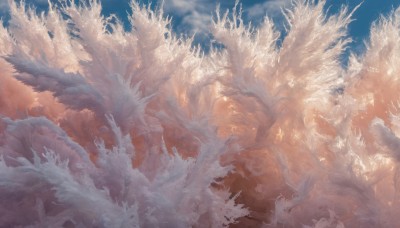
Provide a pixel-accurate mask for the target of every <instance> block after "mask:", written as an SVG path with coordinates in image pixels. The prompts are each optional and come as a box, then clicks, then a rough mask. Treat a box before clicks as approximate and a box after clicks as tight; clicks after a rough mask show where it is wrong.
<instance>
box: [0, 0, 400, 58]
mask: <svg viewBox="0 0 400 228" xmlns="http://www.w3.org/2000/svg"><path fill="white" fill-rule="evenodd" d="M25 1H26V2H27V3H28V4H30V5H34V6H35V7H36V8H37V10H38V11H43V10H46V8H47V0H25ZM163 1H164V4H163V9H164V12H165V14H166V15H169V16H171V17H172V18H173V20H172V26H173V29H174V31H175V32H176V33H177V34H184V35H188V36H191V35H192V34H196V42H197V43H200V44H201V45H202V46H203V47H205V48H207V47H209V44H210V40H212V37H210V34H209V33H208V27H209V26H210V23H211V18H212V16H213V14H214V13H215V9H216V6H217V3H218V1H215V0H163ZM101 2H102V5H103V13H104V14H105V15H109V14H111V13H113V14H116V15H117V16H118V17H119V18H120V19H121V20H122V21H123V22H124V23H125V27H126V28H127V29H129V27H130V26H129V23H128V21H127V20H126V19H127V14H128V13H129V12H130V9H129V3H130V0H101ZM139 2H141V3H143V4H149V2H152V3H151V4H152V7H153V8H154V7H159V6H160V5H161V2H162V0H153V1H149V0H139ZM326 2H327V3H326V8H327V12H328V14H332V13H335V12H338V10H339V9H340V7H341V6H343V5H347V6H348V7H349V9H350V10H352V9H354V7H356V6H357V5H359V4H360V3H362V4H361V6H360V8H359V9H358V10H357V11H356V12H355V13H354V16H353V19H354V21H353V22H352V23H351V24H350V26H349V36H350V37H351V38H352V39H353V42H352V43H351V45H350V50H352V51H353V52H356V53H360V52H362V50H363V48H364V41H365V40H366V39H367V38H368V34H369V30H370V26H371V23H373V21H375V20H377V19H378V18H379V15H387V14H388V13H389V12H390V11H392V10H394V9H396V8H397V7H399V6H400V0H364V1H362V0H326ZM240 3H241V4H242V7H243V19H244V21H245V23H249V22H251V23H252V25H255V26H257V25H258V24H259V23H260V22H261V21H262V20H263V18H264V16H266V15H267V16H268V17H270V18H272V19H273V20H274V21H275V23H276V27H277V29H278V30H281V31H282V32H283V31H284V27H285V26H284V23H285V22H284V18H283V15H282V13H281V9H282V8H283V7H285V6H290V3H291V0H241V2H240ZM219 4H220V6H221V10H222V11H225V10H226V9H232V8H233V6H234V4H235V0H221V1H219ZM7 5H8V3H7V0H0V16H1V17H2V18H3V20H4V21H5V23H6V22H7V18H8V17H7V12H8V7H7Z"/></svg>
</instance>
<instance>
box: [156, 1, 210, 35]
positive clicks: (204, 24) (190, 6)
mask: <svg viewBox="0 0 400 228" xmlns="http://www.w3.org/2000/svg"><path fill="white" fill-rule="evenodd" d="M215 7H216V2H215V1H211V0H164V12H165V13H166V14H168V15H172V16H178V17H180V18H181V19H182V21H181V22H180V26H179V28H178V31H179V32H183V31H185V33H187V32H188V31H189V32H190V33H192V34H193V33H206V32H207V31H208V28H209V25H210V24H211V17H212V12H213V11H214V10H215Z"/></svg>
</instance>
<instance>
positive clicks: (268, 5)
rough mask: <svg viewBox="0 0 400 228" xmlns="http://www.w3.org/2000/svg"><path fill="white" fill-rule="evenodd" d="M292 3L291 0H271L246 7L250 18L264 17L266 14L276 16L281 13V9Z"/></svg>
mask: <svg viewBox="0 0 400 228" xmlns="http://www.w3.org/2000/svg"><path fill="white" fill-rule="evenodd" d="M290 4H291V0H270V1H267V2H264V3H258V4H255V5H253V6H252V7H250V8H248V9H247V10H246V9H245V13H246V14H247V16H248V17H249V18H262V17H264V16H268V17H276V16H278V15H279V14H280V13H281V9H282V8H284V7H287V6H289V5H290Z"/></svg>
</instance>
